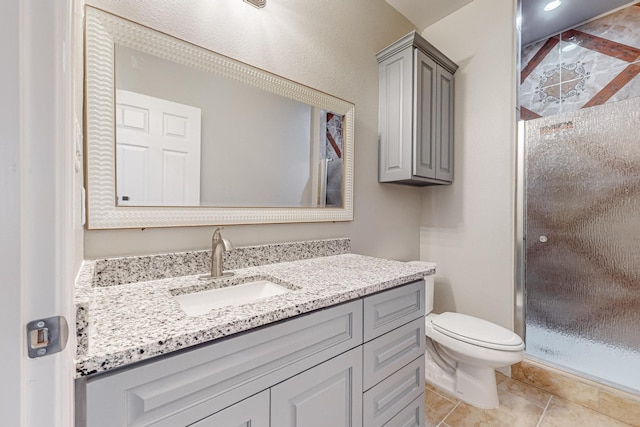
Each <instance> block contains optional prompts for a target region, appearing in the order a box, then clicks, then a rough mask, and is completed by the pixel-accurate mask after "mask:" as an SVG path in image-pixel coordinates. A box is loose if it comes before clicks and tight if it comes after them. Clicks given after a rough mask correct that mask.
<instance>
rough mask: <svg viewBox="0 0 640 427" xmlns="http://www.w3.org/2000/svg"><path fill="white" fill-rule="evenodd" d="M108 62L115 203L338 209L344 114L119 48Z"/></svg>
mask: <svg viewBox="0 0 640 427" xmlns="http://www.w3.org/2000/svg"><path fill="white" fill-rule="evenodd" d="M115 63H116V72H115V75H116V147H117V149H116V174H117V198H118V205H126V206H181V205H187V206H198V205H202V206H243V207H246V206H249V207H251V206H291V207H294V206H305V207H324V206H325V205H327V204H328V205H329V206H342V196H341V189H342V162H341V155H342V150H341V145H342V134H341V132H342V116H340V115H336V114H333V113H327V112H326V111H323V110H321V109H318V108H315V107H313V106H311V105H308V104H305V103H302V102H299V101H296V100H292V99H289V98H285V97H283V96H280V95H277V94H274V93H270V92H268V91H265V90H262V89H260V88H256V87H252V86H248V85H246V84H243V83H241V82H237V81H234V80H232V79H230V78H227V77H223V76H217V75H212V74H211V73H208V72H206V71H202V70H198V69H196V68H190V67H187V66H185V65H182V64H178V63H175V62H172V61H168V60H166V59H163V58H159V57H157V56H154V55H150V54H147V53H144V52H140V51H138V50H134V49H130V48H127V47H125V46H121V45H116V46H115ZM327 114H329V119H327ZM329 162H332V163H329Z"/></svg>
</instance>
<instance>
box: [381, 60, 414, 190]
mask: <svg viewBox="0 0 640 427" xmlns="http://www.w3.org/2000/svg"><path fill="white" fill-rule="evenodd" d="M412 64H413V49H411V48H408V49H403V50H402V51H400V52H398V53H396V54H394V55H392V56H390V57H389V58H387V59H385V60H384V61H382V62H381V63H380V86H379V97H380V98H379V110H378V114H379V117H378V125H379V130H380V135H379V138H380V148H379V151H380V165H379V171H378V180H379V181H380V182H390V181H402V180H408V179H411V156H412V151H411V145H412V144H411V138H412V133H411V119H412V114H411V110H412V108H413V102H412V99H413V78H412V75H413V66H412Z"/></svg>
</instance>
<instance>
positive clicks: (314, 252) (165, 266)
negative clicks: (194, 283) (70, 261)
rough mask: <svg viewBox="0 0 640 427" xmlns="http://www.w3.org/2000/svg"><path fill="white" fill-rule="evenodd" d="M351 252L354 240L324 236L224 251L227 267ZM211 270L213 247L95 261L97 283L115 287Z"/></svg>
mask: <svg viewBox="0 0 640 427" xmlns="http://www.w3.org/2000/svg"><path fill="white" fill-rule="evenodd" d="M349 252H351V240H350V239H348V238H342V239H325V240H312V241H306V242H292V243H274V244H269V245H258V246H246V247H240V248H235V249H234V250H232V251H229V252H225V253H224V255H223V257H224V259H223V264H224V266H225V269H229V270H235V269H238V268H245V267H256V266H259V265H265V264H273V263H276V262H286V261H296V260H300V259H308V258H316V257H321V256H329V255H339V254H345V253H349ZM209 271H211V250H206V251H192V252H177V253H170V254H159V255H145V256H133V257H122V258H105V259H97V260H95V275H94V282H93V283H94V284H95V285H96V286H112V285H121V284H125V283H137V282H143V281H148V280H158V279H167V278H170V277H180V276H186V275H189V274H207V273H208V272H209Z"/></svg>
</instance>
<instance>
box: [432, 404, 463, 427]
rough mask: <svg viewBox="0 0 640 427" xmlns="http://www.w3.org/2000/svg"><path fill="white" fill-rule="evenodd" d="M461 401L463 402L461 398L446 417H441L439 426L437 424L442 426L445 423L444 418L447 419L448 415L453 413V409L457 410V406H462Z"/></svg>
mask: <svg viewBox="0 0 640 427" xmlns="http://www.w3.org/2000/svg"><path fill="white" fill-rule="evenodd" d="M461 402H462V401H461V400H460V401H458V403H456V406H454V407H453V408H451V410H450V411H449V412H447V415H445V416H444V417H442V419H441V420H440V422H439V423H438V426H437V427H440V426H442V424H443V423H444V420H446V419H447V417H448V416H449V415H451V414H452V413H453V411H455V410H456V408H457V407H458V406H460V403H461Z"/></svg>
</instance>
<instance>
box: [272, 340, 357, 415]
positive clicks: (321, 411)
mask: <svg viewBox="0 0 640 427" xmlns="http://www.w3.org/2000/svg"><path fill="white" fill-rule="evenodd" d="M271 426H274V427H276V426H277V427H328V426H331V427H362V347H358V348H355V349H353V350H351V351H348V352H346V353H344V354H342V355H340V356H337V357H335V358H333V359H331V360H329V361H327V362H325V363H322V364H321V365H318V366H316V367H314V368H311V369H309V370H308V371H305V372H303V373H301V374H299V375H296V376H295V377H293V378H290V379H288V380H287V381H284V382H282V383H280V384H278V385H276V386H275V387H273V388H272V389H271Z"/></svg>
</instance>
